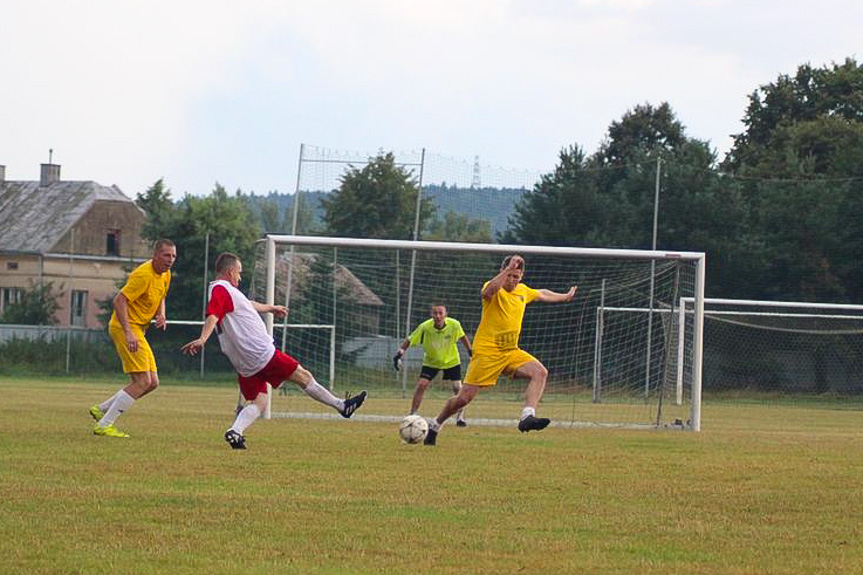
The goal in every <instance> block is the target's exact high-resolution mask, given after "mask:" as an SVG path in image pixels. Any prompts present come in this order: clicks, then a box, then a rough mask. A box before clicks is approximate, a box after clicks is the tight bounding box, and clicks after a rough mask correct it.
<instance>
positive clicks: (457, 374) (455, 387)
mask: <svg viewBox="0 0 863 575" xmlns="http://www.w3.org/2000/svg"><path fill="white" fill-rule="evenodd" d="M443 380H444V382H448V383H449V384H450V386H451V387H452V393H453V395H458V392H459V391H461V364H458V365H454V366H452V367H449V368H447V369H445V370H444V371H443ZM464 411H465V408H464V407H462V408H461V409H459V410H458V411H457V412H456V413H455V421H456V425H457V426H458V427H466V426H467V421H465V419H464Z"/></svg>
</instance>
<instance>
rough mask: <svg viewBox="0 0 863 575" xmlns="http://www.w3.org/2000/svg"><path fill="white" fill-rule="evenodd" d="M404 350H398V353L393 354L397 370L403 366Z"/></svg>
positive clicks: (394, 365)
mask: <svg viewBox="0 0 863 575" xmlns="http://www.w3.org/2000/svg"><path fill="white" fill-rule="evenodd" d="M403 355H404V352H403V351H402V350H398V351H397V352H396V354H395V355H394V356H393V367H394V368H395V370H396V371H398V370H399V368H400V367H401V366H402V356H403Z"/></svg>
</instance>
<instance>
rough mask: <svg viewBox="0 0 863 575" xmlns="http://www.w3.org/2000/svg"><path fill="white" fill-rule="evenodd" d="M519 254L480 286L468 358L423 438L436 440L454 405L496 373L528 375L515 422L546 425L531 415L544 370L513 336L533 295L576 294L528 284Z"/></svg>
mask: <svg viewBox="0 0 863 575" xmlns="http://www.w3.org/2000/svg"><path fill="white" fill-rule="evenodd" d="M522 277H524V258H522V257H521V256H518V255H511V256H507V257H506V258H504V260H503V263H502V264H501V266H500V273H498V274H497V275H496V276H494V277H493V278H492V279H491V280H489V281H487V282H486V283H485V285H483V287H482V292H481V293H482V316H481V317H480V320H479V327H478V328H477V330H476V335H475V336H474V338H473V358H472V359H471V362H470V366H468V368H467V373H466V374H465V376H464V382H463V385H462V388H461V391H459V393H458V395H456V396H454V397H451V398H450V399H449V400H448V401H447V402H446V404H445V405H444V406H443V409H442V410H441V412H440V414H439V415H438V416H437V419H432V420H431V421H430V422H429V431H428V435H426V438H425V441H424V443H425V444H426V445H435V443H436V441H437V434H438V432H440V429H441V426H442V425H443V424H444V422H445V421H446V420H447V419H449V418H450V417H451V416H452V415H453V414H454V413H455V412H457V411H458V410H459V409H462V408H464V407H465V406H466V405H467V404H468V403H470V402H471V401H472V400H473V398H474V397H476V394H477V392H479V390H480V389H481V388H483V387H491V386H493V385H496V384H497V379H498V377H500V375H501V374H503V375H507V376H509V377H511V378H513V379H528V380H530V381H529V382H528V384H527V390H525V393H524V396H525V397H524V409H522V412H521V419H520V420H519V422H518V430H519V431H521V432H526V431H532V430H536V431H539V430H540V429H545V428H546V427H547V426H548V424H549V423H551V421H550V420H549V419H548V418H546V417H536V404H537V403H539V400H540V398H541V397H542V392H543V391H544V390H545V379H546V377H548V370H547V369H546V368H545V366H544V365H542V363H540V362H539V360H538V359H536V358H535V357H533V356H532V355H530V354H529V353H527V352H526V351H523V350H521V349H519V347H518V336H519V334H520V333H521V321H522V318H524V309H525V307H526V306H527V304H529V303H531V302H532V301H542V302H552V303H558V302H568V301H572V298H573V297H575V290H576V289H577V288H576V287H575V286H573V287H571V288H569V291H568V292H566V293H557V292H553V291H550V290H547V289H539V290H536V289H533V288H530V287H528V286H526V285H525V284H523V283H521V279H522Z"/></svg>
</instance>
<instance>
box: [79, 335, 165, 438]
mask: <svg viewBox="0 0 863 575" xmlns="http://www.w3.org/2000/svg"><path fill="white" fill-rule="evenodd" d="M132 329H133V331H134V332H135V335H136V337H137V339H138V349H137V350H136V351H135V352H131V351H129V347H128V344H127V343H126V338H125V335H124V334H123V331H122V329H120V328H115V327H113V326H110V327H109V329H108V335H109V336H110V337H111V340H112V341H113V342H114V347H115V348H116V350H117V355H118V356H119V357H120V362H121V363H122V364H123V371H124V372H125V373H128V374H129V378H130V382H129V384H128V385H126V386H125V387H123V388H122V389H120V390H119V391H117V392H116V393H115V394H114V395H112V396H111V397H110V398H109V399H107V400H106V401H103V402H102V403H101V404H99V405H94V406H92V407H91V408H90V415H91V416H92V417H93V418H94V419H97V423H96V426H95V427H94V428H93V433H95V434H96V435H103V436H110V437H128V435H127V434H125V433H123V432H121V431H118V430H117V429H116V428H115V427H114V422H115V421H116V420H117V418H118V417H119V416H120V414H122V413H123V412H125V411H127V410H129V409H130V408H131V407H132V405H133V404H134V403H135V401H136V400H138V399H140V398H141V397H143V396H144V395H146V394H148V393H150V392H151V391H153V390H155V389H156V388H157V387H159V375H158V373H157V372H156V358H155V357H154V356H153V350H152V349H151V348H150V345H149V343H148V342H147V339H146V338H145V337H144V332H143V331H142V330H140V329H139V328H137V327H133V328H132Z"/></svg>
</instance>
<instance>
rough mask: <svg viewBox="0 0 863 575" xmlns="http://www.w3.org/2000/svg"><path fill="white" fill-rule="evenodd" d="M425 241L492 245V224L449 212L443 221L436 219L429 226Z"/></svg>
mask: <svg viewBox="0 0 863 575" xmlns="http://www.w3.org/2000/svg"><path fill="white" fill-rule="evenodd" d="M423 239H424V240H430V241H442V242H469V243H482V244H490V243H491V224H490V223H489V221H488V220H482V219H474V218H471V217H469V216H466V215H464V214H458V213H456V212H447V213H446V214H444V217H443V219H441V218H435V219H434V220H432V222H431V224H429V229H428V232H426V233H425V234H423Z"/></svg>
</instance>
